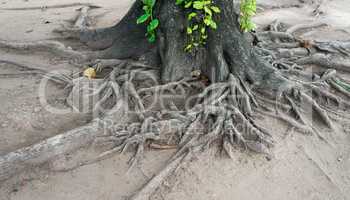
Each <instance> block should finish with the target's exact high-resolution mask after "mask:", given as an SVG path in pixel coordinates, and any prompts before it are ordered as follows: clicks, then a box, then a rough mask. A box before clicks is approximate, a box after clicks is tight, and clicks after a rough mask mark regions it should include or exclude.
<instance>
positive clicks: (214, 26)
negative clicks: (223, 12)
mask: <svg viewBox="0 0 350 200" xmlns="http://www.w3.org/2000/svg"><path fill="white" fill-rule="evenodd" d="M209 26H210V28H212V29H217V25H216V22H214V21H213V20H211V21H210V24H209Z"/></svg>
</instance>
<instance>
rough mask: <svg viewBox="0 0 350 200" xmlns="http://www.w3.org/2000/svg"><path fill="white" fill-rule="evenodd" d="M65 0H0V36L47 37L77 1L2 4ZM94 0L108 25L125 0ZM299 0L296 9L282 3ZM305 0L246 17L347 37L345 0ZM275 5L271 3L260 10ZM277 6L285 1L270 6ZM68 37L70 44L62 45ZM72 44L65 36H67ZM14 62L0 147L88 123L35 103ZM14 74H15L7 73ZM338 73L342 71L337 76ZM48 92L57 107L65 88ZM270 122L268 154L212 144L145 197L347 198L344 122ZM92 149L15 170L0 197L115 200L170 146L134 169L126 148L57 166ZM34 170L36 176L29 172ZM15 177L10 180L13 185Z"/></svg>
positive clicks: (49, 60)
mask: <svg viewBox="0 0 350 200" xmlns="http://www.w3.org/2000/svg"><path fill="white" fill-rule="evenodd" d="M76 2H77V1H73V0H60V1H58V0H50V1H44V0H11V1H10V0H0V24H1V28H0V39H2V40H11V41H36V40H42V39H56V38H57V36H56V35H54V34H53V33H52V30H53V29H54V28H57V27H59V26H60V25H61V24H65V23H67V21H69V20H71V19H73V18H74V17H75V16H76V14H77V11H76V9H78V8H79V6H76V7H66V8H59V9H47V10H44V11H42V10H41V9H37V10H25V11H23V10H22V11H13V10H12V11H10V10H3V8H16V7H35V6H50V5H57V4H68V3H76ZM79 2H81V3H83V2H89V3H93V4H96V5H100V6H102V8H100V9H95V10H93V11H92V12H91V16H92V17H93V18H94V21H93V24H92V26H93V27H105V26H111V25H113V24H115V23H117V22H118V20H119V19H120V18H121V17H122V16H123V15H124V14H125V12H126V11H127V9H128V7H129V6H130V4H131V2H132V1H130V0H114V1H111V0H94V1H93V0H90V1H83V0H80V1H79ZM300 2H306V3H304V4H303V6H302V7H301V8H296V7H293V6H292V7H285V5H293V4H296V3H300ZM312 2H313V1H296V0H289V1H278V0H261V1H260V2H259V5H260V6H261V7H263V8H265V9H264V10H260V13H259V14H258V16H256V17H255V21H256V23H257V24H258V26H259V27H263V26H265V25H267V24H269V23H271V22H272V21H273V20H275V19H279V20H280V21H281V22H284V23H286V24H288V25H294V24H299V23H311V22H314V21H321V22H325V23H327V24H329V25H330V26H328V27H323V28H319V29H314V30H311V31H309V32H307V33H301V34H300V35H301V36H302V37H304V38H312V39H318V40H336V39H337V40H349V39H350V34H349V32H350V20H349V19H350V2H349V1H348V0H332V1H331V0H329V1H327V0H325V1H324V3H323V4H322V6H321V9H322V11H323V12H324V14H323V15H321V16H319V17H315V16H313V15H312V14H311V13H312V11H313V9H314V8H315V6H314V5H312ZM272 6H274V8H273V9H268V8H271V7H272ZM278 6H280V7H285V8H278ZM68 44H70V43H68ZM71 44H72V45H74V43H71ZM0 60H13V61H16V62H19V63H21V64H23V65H27V66H31V67H36V68H38V69H46V70H64V69H69V70H72V71H76V70H78V69H77V67H75V66H73V65H71V64H70V63H69V62H68V61H67V60H64V59H61V58H57V57H55V56H54V55H50V54H48V53H46V52H28V53H25V54H23V53H22V54H19V53H17V52H11V51H4V50H0ZM19 72H21V69H20V68H19V67H16V66H14V65H11V64H0V74H5V73H10V74H14V75H13V76H8V77H3V76H1V77H0V155H3V154H5V153H7V152H10V151H13V150H15V149H18V148H20V147H23V146H28V145H31V144H34V143H36V142H38V141H40V140H42V139H44V138H47V137H51V136H54V135H56V134H58V133H61V132H63V131H65V130H70V129H72V128H73V127H76V126H80V125H83V124H85V123H87V122H88V121H89V120H90V118H91V116H89V115H87V114H84V113H75V112H73V111H72V112H70V113H68V114H64V115H59V114H52V113H50V112H48V111H46V110H45V108H43V107H42V106H41V104H40V102H39V97H38V87H39V83H40V77H38V76H35V75H30V76H28V75H26V76H21V75H18V73H19ZM16 74H17V75H16ZM343 76H344V77H345V78H348V79H349V78H350V76H349V75H347V74H344V75H343ZM47 91H48V97H49V98H48V99H49V101H50V103H52V104H53V105H55V106H58V107H66V105H65V102H64V99H63V97H64V95H65V92H64V90H63V89H62V88H59V87H57V86H56V85H53V84H52V85H49V86H48V89H47ZM260 123H261V124H264V125H265V126H267V127H269V128H271V129H272V132H273V135H274V138H275V140H276V142H277V145H276V147H275V148H273V149H272V151H273V155H274V156H273V157H272V159H268V158H267V157H266V156H264V155H255V154H251V153H247V152H241V150H236V151H237V152H236V155H237V156H236V157H235V158H234V159H232V160H231V159H228V158H226V157H222V156H220V155H219V154H218V152H217V151H216V150H215V149H213V150H212V151H211V152H208V153H207V154H205V155H200V156H199V157H198V159H196V160H194V161H192V162H191V163H190V164H189V165H188V166H186V167H183V168H181V169H179V170H178V171H177V173H176V174H174V176H173V177H172V178H171V180H169V182H171V184H170V183H169V185H172V187H170V186H169V187H167V186H166V185H165V186H164V187H162V188H161V189H159V190H158V191H157V192H156V194H154V197H153V198H152V199H167V200H178V199H183V200H197V199H198V200H199V199H208V200H209V199H210V200H212V199H213V200H214V199H215V200H216V199H217V200H219V199H220V200H226V199H227V200H229V199H230V200H232V199H259V200H260V199H264V200H265V199H267V200H273V199H286V200H292V199H295V200H297V199H298V200H299V199H306V200H321V199H324V200H330V199H334V200H338V199H339V200H340V199H349V196H350V123H349V121H347V122H346V123H344V122H339V123H336V128H337V130H336V131H335V132H327V131H326V130H324V131H322V132H321V133H322V135H323V137H324V138H326V141H327V142H325V141H322V140H320V139H319V138H318V137H316V136H305V135H302V134H300V133H298V132H293V131H292V132H288V131H287V130H288V127H287V126H286V125H285V124H283V123H281V122H280V121H276V120H274V119H271V118H265V119H264V120H261V121H260ZM94 153H95V152H94V150H86V151H85V150H82V151H79V152H77V153H75V154H72V155H64V156H62V157H61V158H59V159H58V160H56V161H54V162H52V163H49V164H48V166H44V167H43V168H42V169H39V170H34V171H32V172H30V173H23V174H19V175H18V176H17V177H15V178H14V179H13V180H9V181H8V182H6V183H5V184H3V185H2V186H1V188H0V200H3V199H4V200H8V199H11V200H34V199H36V200H44V199H50V200H61V199H72V200H112V199H114V200H116V199H126V197H127V196H129V195H130V194H132V193H133V192H135V191H137V189H139V188H140V187H141V186H142V185H143V184H144V183H146V182H147V180H149V178H150V177H152V176H153V175H154V174H155V173H157V172H158V171H159V170H160V169H161V168H162V167H164V165H165V164H166V160H167V159H168V158H169V156H171V154H172V153H173V152H171V151H170V152H168V151H153V152H148V153H146V155H145V159H144V161H143V165H142V168H140V169H135V170H133V171H130V172H128V171H127V168H128V167H127V161H128V159H129V155H128V154H126V155H115V156H114V157H113V158H111V159H108V160H104V161H101V162H99V163H96V164H92V165H88V166H83V167H80V168H77V169H75V170H70V171H68V172H58V171H57V170H62V169H66V168H69V166H72V165H74V163H77V162H79V161H80V160H83V159H84V158H88V157H91V155H94ZM34 177H35V178H34ZM13 183H16V184H13Z"/></svg>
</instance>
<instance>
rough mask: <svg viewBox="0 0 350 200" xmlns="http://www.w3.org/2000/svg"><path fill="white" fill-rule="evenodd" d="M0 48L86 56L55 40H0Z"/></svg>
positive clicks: (83, 57) (64, 55)
mask: <svg viewBox="0 0 350 200" xmlns="http://www.w3.org/2000/svg"><path fill="white" fill-rule="evenodd" d="M0 48H6V49H13V50H16V51H49V52H51V53H53V54H55V55H58V56H61V57H65V58H73V59H78V60H86V59H87V58H88V57H87V56H86V55H85V54H83V53H81V52H78V51H74V50H73V49H72V48H70V47H66V46H65V45H64V44H62V43H60V42H57V41H36V42H10V41H4V40H0Z"/></svg>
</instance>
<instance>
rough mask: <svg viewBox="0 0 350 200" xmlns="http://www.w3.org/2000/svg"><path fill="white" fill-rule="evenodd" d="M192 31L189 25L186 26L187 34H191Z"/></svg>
mask: <svg viewBox="0 0 350 200" xmlns="http://www.w3.org/2000/svg"><path fill="white" fill-rule="evenodd" d="M192 32H193V31H192V29H191V28H190V27H187V34H188V35H191V34H192Z"/></svg>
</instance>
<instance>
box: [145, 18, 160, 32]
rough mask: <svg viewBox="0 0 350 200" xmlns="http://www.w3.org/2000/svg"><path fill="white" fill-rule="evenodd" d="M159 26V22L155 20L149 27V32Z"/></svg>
mask: <svg viewBox="0 0 350 200" xmlns="http://www.w3.org/2000/svg"><path fill="white" fill-rule="evenodd" d="M158 26H159V20H158V19H153V20H152V21H151V22H150V23H149V25H148V26H147V31H153V30H155V29H156V28H157V27H158Z"/></svg>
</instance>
